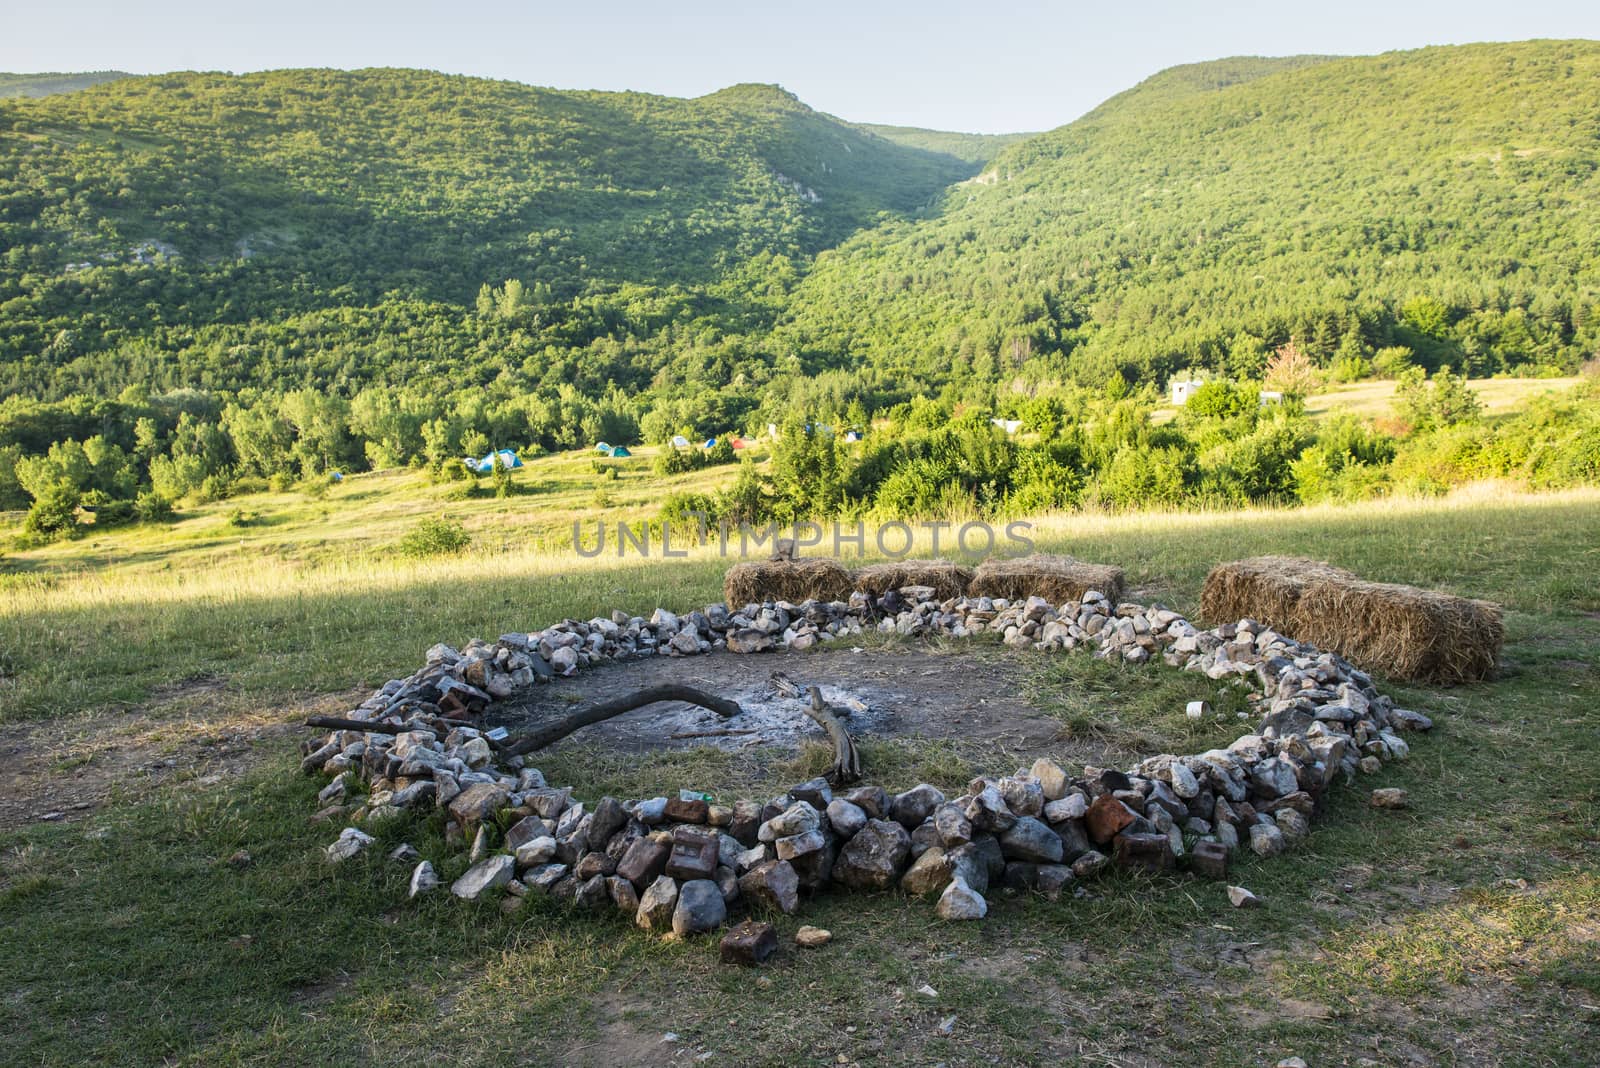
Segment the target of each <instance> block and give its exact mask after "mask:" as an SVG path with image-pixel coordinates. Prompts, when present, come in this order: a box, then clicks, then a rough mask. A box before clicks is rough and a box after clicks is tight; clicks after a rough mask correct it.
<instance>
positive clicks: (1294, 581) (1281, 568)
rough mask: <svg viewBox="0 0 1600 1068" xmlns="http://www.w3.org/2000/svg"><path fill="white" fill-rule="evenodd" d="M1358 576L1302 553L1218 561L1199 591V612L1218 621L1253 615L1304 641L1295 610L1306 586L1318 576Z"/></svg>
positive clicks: (1351, 578)
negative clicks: (1299, 630)
mask: <svg viewBox="0 0 1600 1068" xmlns="http://www.w3.org/2000/svg"><path fill="white" fill-rule="evenodd" d="M1329 580H1331V581H1349V582H1354V581H1356V576H1355V575H1354V573H1352V572H1349V571H1346V570H1345V569H1344V568H1342V567H1334V566H1333V565H1332V564H1324V563H1319V562H1318V561H1316V560H1307V559H1304V558H1303V557H1298V556H1253V557H1251V558H1250V559H1248V560H1235V561H1234V562H1233V563H1231V564H1218V565H1217V566H1216V567H1214V568H1212V569H1211V573H1210V574H1208V575H1207V576H1206V581H1205V586H1204V587H1202V589H1201V591H1200V615H1201V616H1202V617H1203V618H1205V619H1209V620H1210V621H1211V622H1213V623H1235V622H1238V621H1239V620H1241V619H1254V620H1257V621H1258V622H1261V623H1265V624H1266V625H1267V626H1269V627H1272V628H1273V629H1274V630H1280V631H1282V632H1283V633H1285V634H1288V635H1290V636H1292V637H1295V638H1302V639H1303V640H1305V641H1310V640H1311V639H1309V638H1305V636H1304V635H1301V634H1298V633H1296V632H1295V630H1294V628H1295V626H1296V624H1297V622H1298V620H1299V616H1297V615H1296V614H1295V613H1296V610H1297V609H1298V608H1299V606H1300V598H1301V597H1302V596H1303V595H1304V594H1305V591H1306V589H1307V587H1309V586H1310V585H1311V584H1312V583H1313V582H1318V581H1329Z"/></svg>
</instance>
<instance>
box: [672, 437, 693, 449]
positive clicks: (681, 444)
mask: <svg viewBox="0 0 1600 1068" xmlns="http://www.w3.org/2000/svg"><path fill="white" fill-rule="evenodd" d="M672 447H673V448H674V449H687V448H688V447H689V439H688V438H686V437H684V436H683V435H682V434H674V435H673V437H672Z"/></svg>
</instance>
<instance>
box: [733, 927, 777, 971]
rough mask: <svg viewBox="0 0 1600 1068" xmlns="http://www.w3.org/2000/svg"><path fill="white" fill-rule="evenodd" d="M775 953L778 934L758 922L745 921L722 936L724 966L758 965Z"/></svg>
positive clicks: (771, 928)
mask: <svg viewBox="0 0 1600 1068" xmlns="http://www.w3.org/2000/svg"><path fill="white" fill-rule="evenodd" d="M777 951H778V932H777V931H776V930H774V929H773V926H772V924H770V923H764V922H762V921H760V920H745V921H744V922H743V923H741V924H738V925H737V926H734V927H730V928H729V929H728V933H727V934H725V935H723V936H722V962H723V963H724V964H746V965H754V964H760V963H761V962H762V961H764V960H766V959H767V958H768V957H770V956H772V955H773V954H774V953H776V952H777Z"/></svg>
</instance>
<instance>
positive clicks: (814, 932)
mask: <svg viewBox="0 0 1600 1068" xmlns="http://www.w3.org/2000/svg"><path fill="white" fill-rule="evenodd" d="M832 941H833V932H832V931H828V930H825V929H823V928H821V927H812V926H810V925H809V924H808V925H806V926H804V927H801V928H800V929H799V930H798V931H796V932H795V933H794V944H795V945H797V946H804V947H806V948H807V949H816V948H817V947H819V946H825V945H827V944H828V943H829V942H832Z"/></svg>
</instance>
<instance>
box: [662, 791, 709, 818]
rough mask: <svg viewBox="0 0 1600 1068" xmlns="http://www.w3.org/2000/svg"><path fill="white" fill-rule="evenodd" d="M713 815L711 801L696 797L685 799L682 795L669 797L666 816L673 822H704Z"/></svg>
mask: <svg viewBox="0 0 1600 1068" xmlns="http://www.w3.org/2000/svg"><path fill="white" fill-rule="evenodd" d="M710 815H711V803H710V802H709V801H703V800H701V799H700V798H698V797H696V798H694V799H692V800H689V801H685V800H684V799H683V798H681V797H673V798H668V800H667V809H666V817H667V819H668V820H669V821H670V822H672V823H704V822H705V821H706V818H707V817H708V816H710Z"/></svg>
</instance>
